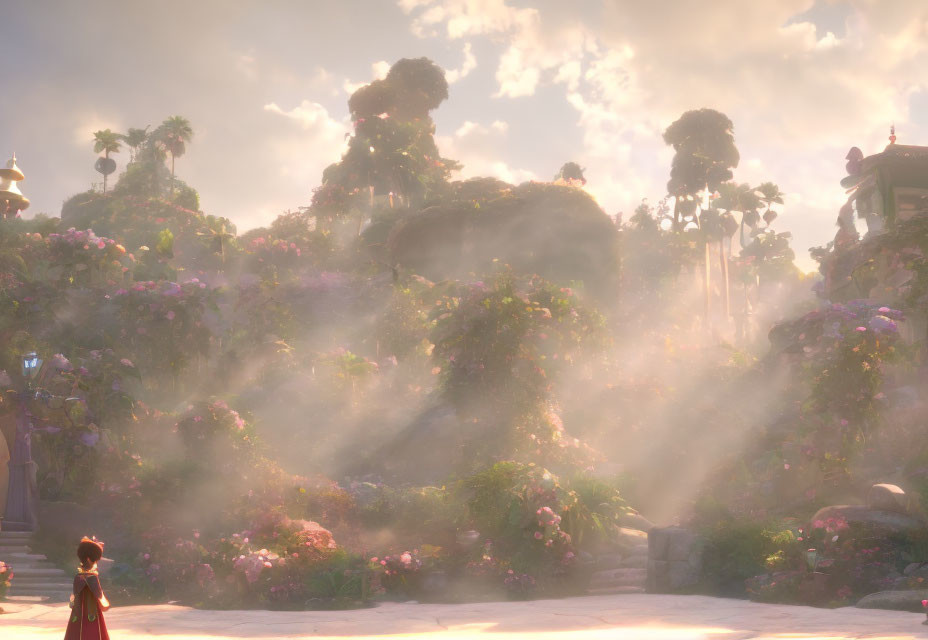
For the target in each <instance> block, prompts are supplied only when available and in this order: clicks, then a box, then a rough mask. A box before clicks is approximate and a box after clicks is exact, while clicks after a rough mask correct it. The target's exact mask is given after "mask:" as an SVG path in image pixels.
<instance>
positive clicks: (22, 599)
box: [4, 594, 71, 604]
mask: <svg viewBox="0 0 928 640" xmlns="http://www.w3.org/2000/svg"><path fill="white" fill-rule="evenodd" d="M70 597H71V596H68V598H70ZM47 600H48V596H14V595H12V594H8V595H7V597H6V600H4V602H13V603H18V604H39V603H41V602H46V601H47Z"/></svg>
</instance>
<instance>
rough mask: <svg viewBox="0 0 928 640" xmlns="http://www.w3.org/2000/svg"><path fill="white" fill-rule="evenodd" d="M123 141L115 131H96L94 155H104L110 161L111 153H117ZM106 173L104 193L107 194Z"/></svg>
mask: <svg viewBox="0 0 928 640" xmlns="http://www.w3.org/2000/svg"><path fill="white" fill-rule="evenodd" d="M121 139H122V136H121V135H120V134H118V133H115V132H114V131H110V130H109V129H102V130H101V131H95V132H94V134H93V150H94V153H102V154H103V157H104V158H106V159H107V160H109V157H110V154H111V153H117V152H118V151H119V150H120V149H121V148H122V145H121V144H120V143H119V141H120V140H121ZM106 176H107V174H106V173H103V193H106Z"/></svg>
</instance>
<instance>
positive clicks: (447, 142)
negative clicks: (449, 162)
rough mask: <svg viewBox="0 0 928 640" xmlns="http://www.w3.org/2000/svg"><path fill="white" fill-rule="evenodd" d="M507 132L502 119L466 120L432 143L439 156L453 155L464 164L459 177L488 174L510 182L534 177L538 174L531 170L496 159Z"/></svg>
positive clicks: (500, 152)
mask: <svg viewBox="0 0 928 640" xmlns="http://www.w3.org/2000/svg"><path fill="white" fill-rule="evenodd" d="M508 131H509V124H508V123H506V122H503V121H502V120H495V121H493V122H492V123H491V124H490V125H489V126H488V125H484V124H480V123H477V122H473V121H471V120H466V121H464V122H463V123H462V124H461V126H460V127H458V128H457V129H456V130H455V132H454V135H451V136H440V135H439V136H435V142H436V143H437V144H438V149H439V151H440V152H441V155H442V156H444V157H446V158H454V159H455V160H457V161H458V162H460V163H461V164H462V165H463V168H462V169H461V172H460V176H457V177H459V178H463V179H466V178H475V177H481V176H489V177H493V178H499V179H500V180H504V181H506V182H510V183H513V184H519V183H521V182H525V181H527V180H536V179H537V178H538V176H537V175H535V173H533V172H532V171H529V170H527V169H520V168H517V167H511V166H510V165H509V164H507V163H506V162H503V161H501V160H499V157H500V155H502V153H503V151H504V147H505V144H506V134H507V133H508Z"/></svg>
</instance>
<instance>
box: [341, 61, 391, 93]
mask: <svg viewBox="0 0 928 640" xmlns="http://www.w3.org/2000/svg"><path fill="white" fill-rule="evenodd" d="M389 72H390V63H389V62H387V61H386V60H378V61H377V62H374V63H373V64H371V77H370V80H364V81H361V82H353V81H352V80H351V79H349V78H345V81H344V82H343V83H342V89H344V90H345V93H347V94H348V95H349V96H350V95H351V94H353V93H354V92H355V91H357V90H358V89H360V88H361V87H363V86H364V85H366V84H370V83H371V82H373V81H374V80H383V79H384V78H386V77H387V73H389Z"/></svg>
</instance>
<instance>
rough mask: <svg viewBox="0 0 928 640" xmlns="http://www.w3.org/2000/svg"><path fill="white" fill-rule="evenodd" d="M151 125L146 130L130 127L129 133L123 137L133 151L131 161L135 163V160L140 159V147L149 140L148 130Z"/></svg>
mask: <svg viewBox="0 0 928 640" xmlns="http://www.w3.org/2000/svg"><path fill="white" fill-rule="evenodd" d="M150 127H151V125H148V126H147V127H145V128H144V129H136V128H135V127H129V131H128V132H127V133H125V134H124V135H122V136H121V137H122V139H123V141H124V142H125V143H126V144H127V145H129V148H131V149H132V151H131V152H130V154H131V161H132V162H135V159H136V158H137V157H138V153H139V147H141V146H142V145H143V144H145V141H146V140H148V129H149V128H150Z"/></svg>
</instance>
